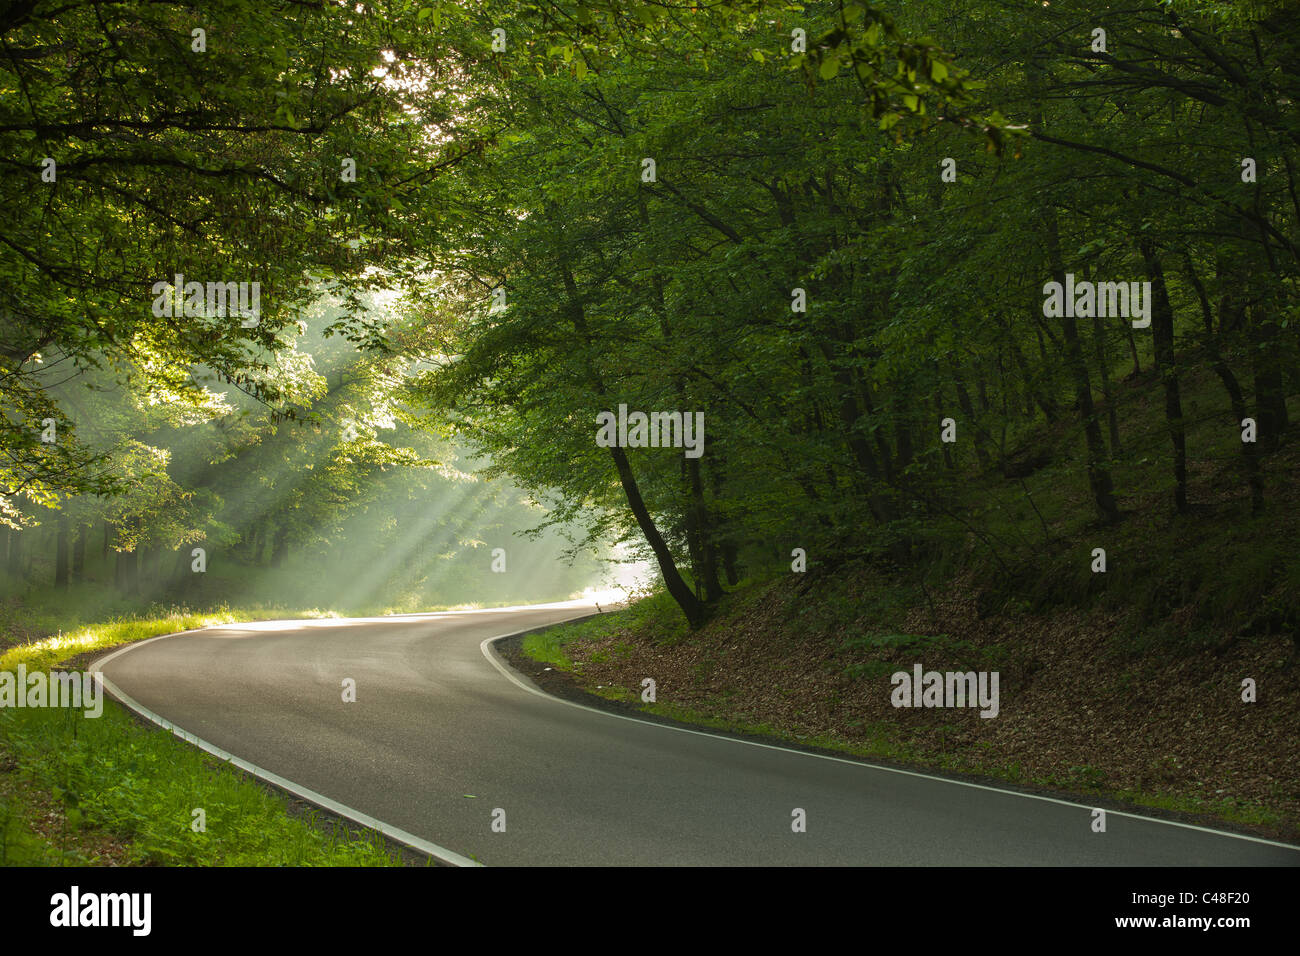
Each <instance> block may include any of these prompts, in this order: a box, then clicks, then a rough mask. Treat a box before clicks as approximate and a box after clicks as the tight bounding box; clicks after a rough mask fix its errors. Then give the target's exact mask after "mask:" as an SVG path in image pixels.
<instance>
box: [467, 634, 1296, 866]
mask: <svg viewBox="0 0 1300 956" xmlns="http://www.w3.org/2000/svg"><path fill="white" fill-rule="evenodd" d="M567 623H571V622H568V621H561V622H559V624H567ZM559 624H556V625H552V626H555V627H558V626H559ZM520 633H527V632H520ZM516 636H517V635H515V634H501V635H498V636H497V637H489V638H487V639H486V640H484V641H483V643H481V644H480V645H479V649H480V650H481V651H482V652H483V656H484V657H486V658H487V659H488V663H490V664H491V665H492V666H493V667H495V668H496V669H497V670H498V671H500V672H501V673H502V674H503V675H504V676H505V677H506V678H507V679H508V680H509V681H510V682H511V683H512V684H514V685H515V686H517V687H519V688H520V689H521V690H526V691H528V693H530V694H536V695H537V696H538V697H542V698H545V699H546V700H550V701H554V702H555V703H558V704H567V705H568V706H570V707H577V708H580V709H581V710H587V711H590V712H591V713H593V714H603V715H604V716H606V717H614V718H616V719H618V720H630V721H632V722H633V723H637V724H645V725H646V726H648V727H659V728H661V729H663V730H672V731H677V732H678V733H683V734H695V735H696V736H698V737H712V738H713V739H714V740H728V741H731V742H732V743H736V744H745V745H747V746H750V747H762V748H764V749H766V750H779V751H781V752H782V753H788V754H798V755H799V756H801V757H816V758H817V759H819V760H833V761H835V762H836V763H843V764H848V765H849V766H852V767H862V768H865V769H868V770H884V771H886V772H888V773H897V774H902V775H903V776H907V777H921V778H922V779H925V780H937V781H940V782H942V783H950V784H953V785H955V786H958V787H972V788H974V789H976V790H989V791H992V792H993V793H1004V794H1007V795H1009V796H1013V797H1024V798H1025V799H1027V800H1042V801H1045V802H1047V803H1055V804H1058V805H1059V806H1063V807H1074V808H1076V809H1080V810H1088V811H1092V810H1094V809H1097V808H1096V807H1093V806H1089V805H1088V804H1086V803H1075V802H1074V801H1072V800H1062V799H1061V798H1059V797H1049V796H1045V795H1043V794H1040V793H1024V792H1021V791H1018V790H1007V789H1005V788H1003V787H992V786H989V785H988V784H983V783H975V782H973V781H969V780H956V779H953V778H952V777H939V776H936V775H934V774H930V773H922V772H920V771H918V770H904V769H902V768H901V767H887V766H884V765H882V764H874V763H868V762H867V761H865V760H849V759H847V758H845V757H834V756H831V755H830V754H819V753H813V752H811V751H808V750H797V749H795V748H793V747H783V746H780V745H779V744H767V743H762V742H760V741H757V740H745V739H744V738H743V737H730V736H727V735H725V734H715V733H711V732H710V731H707V730H696V729H695V728H693V727H680V726H677V725H675V724H669V723H661V722H659V721H655V720H644V719H642V718H640V717H632V716H630V715H628V714H618V713H615V712H614V711H612V710H602V709H601V708H599V707H592V706H591V705H590V704H580V703H578V702H577V701H574V700H566V699H565V698H563V697H557V696H556V695H554V694H548V693H547V692H546V691H544V690H542V689H541V688H540V687H538V686H537V685H536V684H534V683H532V682H531V681H529V680H528V678H527V677H525V676H524V675H522V674H519V673H518V672H517V671H515V670H514V668H512V667H511V666H510V664H509V662H507V661H506V660H505V659H504V657H503V656H502V655H501V654H500V652H498V651H497V649H496V648H495V647H492V646H491V645H492V644H494V643H495V642H497V641H503V640H505V639H506V638H508V637H516ZM1106 814H1107V816H1116V817H1126V818H1128V819H1130V820H1143V821H1146V822H1148V823H1163V824H1164V825H1166V826H1171V827H1182V828H1183V829H1185V830H1196V831H1198V832H1200V833H1209V834H1212V835H1214V836H1223V837H1231V838H1233V839H1234V840H1247V841H1249V842H1251V843H1262V844H1264V845H1265V846H1273V847H1277V848H1279V849H1282V850H1291V851H1293V852H1297V853H1300V846H1297V845H1295V844H1292V843H1281V842H1279V841H1277V840H1268V839H1265V838H1264V837H1256V836H1250V835H1248V834H1244V833H1233V832H1231V831H1229V830H1216V829H1214V828H1213V827H1203V826H1199V825H1197V824H1195V823H1184V822H1182V821H1180V820H1162V819H1160V818H1159V817H1149V816H1146V815H1144V814H1141V813H1128V812H1127V811H1124V810H1109V809H1108V810H1106Z"/></svg>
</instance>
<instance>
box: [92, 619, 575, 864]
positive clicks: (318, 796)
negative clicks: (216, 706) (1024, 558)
mask: <svg viewBox="0 0 1300 956" xmlns="http://www.w3.org/2000/svg"><path fill="white" fill-rule="evenodd" d="M572 604H579V606H580V607H581V608H582V610H583V612H584V613H582V614H579V615H577V617H579V618H582V617H588V616H591V615H590V607H591V605H589V604H587V603H586V602H576V601H561V602H557V603H552V604H530V605H516V606H514V607H509V608H495V607H493V608H465V609H462V610H455V611H429V612H416V613H415V614H404V615H389V616H390V617H398V616H400V617H403V618H410V617H415V616H429V617H436V616H441V615H445V614H490V613H493V612H499V611H515V610H539V609H550V608H557V607H565V606H568V605H572ZM316 620H318V619H316V618H310V619H306V620H303V621H296V622H293V623H298V624H302V625H304V626H305V625H308V624H310V623H312V622H314V621H316ZM326 620H329V621H330V622H331V623H332V622H335V621H339V622H350V621H352V622H354V621H358V620H361V621H367V620H368V621H378V620H387V618H386V617H385V618H328V619H326ZM572 620H574V618H563V619H561V620H559V621H555V622H554V623H553V624H542V625H535V626H534V627H528V628H523V629H522V630H517V631H511V632H510V633H508V634H498V635H497V636H496V637H491V638H488V640H490V641H499V640H504V639H505V638H507V637H514V636H515V635H517V634H523V633H527V632H530V631H534V630H536V629H537V628H539V627H541V628H546V627H553V626H556V625H559V624H566V623H568V622H570V621H572ZM260 623H266V622H262V621H230V622H228V623H226V624H210V625H208V626H207V627H199V628H195V629H193V630H189V631H176V632H175V633H172V634H159V635H158V636H157V637H150V638H147V639H146V640H143V641H136V642H134V643H131V644H127V645H125V646H123V647H120V648H118V649H117V650H115V651H113V652H112V653H111V654H107V655H105V656H104V657H100V658H96V659H95V661H94V662H92V663H91V665H90V668H89V669H90V672H91V673H92V674H94V676H95V680H96V682H98V684H99V687H100V690H101V692H102V690H103V689H104V688H105V687H107V688H108V690H109V693H111V694H112V695H113V697H115V698H116V699H117V700H118V701H119V702H120V703H122V704H123V705H125V706H126V707H129V708H130V709H131V710H133V711H135V712H136V713H137V714H139V715H140V716H141V717H144V718H145V719H147V720H149V721H151V722H153V723H155V724H157V725H158V726H159V727H162V728H163V729H164V730H169V731H171V732H172V733H173V734H175V735H176V736H177V737H179V738H181V739H182V740H184V741H185V742H186V743H190V744H193V745H194V746H196V747H198V748H199V749H201V750H205V751H207V752H208V753H210V754H212V756H214V757H216V758H217V759H218V760H224V761H225V762H226V763H229V764H232V765H233V766H236V767H238V768H239V769H240V770H243V771H245V772H246V773H251V774H252V775H253V776H255V777H257V778H259V779H261V780H265V781H266V782H267V783H270V784H273V785H274V786H277V787H279V788H280V789H282V790H287V791H289V792H290V793H292V794H293V795H294V796H296V797H299V798H301V799H303V800H305V801H307V802H308V803H312V804H315V805H316V806H318V807H321V808H323V809H325V810H329V811H330V812H331V813H334V814H337V815H338V816H341V817H345V818H346V819H348V820H351V821H352V822H353V823H358V824H360V825H361V826H363V827H367V828H369V829H371V830H377V831H379V832H380V833H382V834H383V835H384V836H386V837H388V838H389V839H392V840H395V841H396V842H398V843H402V844H405V845H406V846H409V847H411V848H413V849H416V850H419V851H420V852H421V853H425V854H427V855H429V856H431V857H433V858H434V859H435V860H439V861H441V862H443V863H446V864H448V865H450V866H466V867H482V866H483V864H482V863H480V862H478V861H477V860H471V859H469V858H468V857H464V856H461V855H460V854H459V853H457V852H455V851H454V850H448V849H447V848H446V847H442V846H439V845H438V844H436V843H431V842H430V841H428V840H425V839H424V838H422V837H418V836H416V835H415V834H414V833H408V832H407V831H406V830H402V829H400V828H399V827H395V826H392V825H391V824H388V823H385V822H384V821H383V820H379V819H376V818H375V817H372V816H370V814H368V813H363V812H361V811H360V810H357V809H355V808H353V807H349V806H348V805H347V804H343V803H339V802H338V801H337V800H331V799H330V798H329V797H327V796H325V795H324V794H322V793H317V792H316V791H315V790H309V789H308V788H306V787H304V786H302V785H300V784H297V783H294V782H293V781H292V780H288V779H286V778H285V777H281V776H280V775H279V774H277V773H272V772H271V771H269V770H265V769H263V768H262V767H259V766H257V764H254V763H250V762H249V761H247V760H245V759H244V758H243V757H236V756H235V755H234V754H232V753H230V752H229V751H227V750H223V749H221V748H220V747H218V746H217V745H216V744H212V743H208V741H206V740H204V739H203V738H202V737H198V736H196V735H194V734H192V733H190V732H189V731H188V730H183V729H182V728H180V727H177V726H176V725H175V724H173V723H172V722H171V721H170V720H168V719H167V718H166V717H163V716H161V715H160V714H155V713H154V712H153V711H152V710H150V709H149V708H148V707H145V706H144V705H143V704H141V703H140V702H139V701H137V700H136V699H135V698H133V697H132V696H131V695H129V694H127V693H126V692H125V691H123V690H122V688H120V687H118V686H117V685H116V684H114V683H113V682H112V681H111V680H109V679H108V678H107V677H105V676H104V672H103V667H104V665H105V664H107V663H108V662H109V661H111V660H113V658H115V657H119V656H120V655H122V654H125V653H126V652H127V651H133V650H135V649H136V648H137V647H144V645H146V644H152V643H153V642H154V641H161V640H163V639H164V638H168V637H182V636H184V635H186V634H201V633H202V632H204V631H208V630H217V629H221V628H225V629H232V628H233V629H238V628H239V626H240V625H257V624H260ZM252 629H253V630H256V628H255V627H254V628H252ZM494 663H495V662H494ZM512 679H513V678H512Z"/></svg>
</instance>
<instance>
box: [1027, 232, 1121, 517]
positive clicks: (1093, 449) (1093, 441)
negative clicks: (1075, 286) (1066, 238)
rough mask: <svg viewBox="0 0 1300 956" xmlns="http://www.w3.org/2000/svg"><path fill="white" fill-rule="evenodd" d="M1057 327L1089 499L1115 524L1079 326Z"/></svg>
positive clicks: (1052, 243)
mask: <svg viewBox="0 0 1300 956" xmlns="http://www.w3.org/2000/svg"><path fill="white" fill-rule="evenodd" d="M1045 218H1046V220H1047V234H1046V238H1047V253H1048V261H1049V263H1050V266H1051V270H1052V278H1053V279H1054V280H1055V281H1056V282H1059V283H1060V284H1061V288H1065V264H1064V262H1063V260H1062V258H1061V244H1060V238H1059V236H1058V234H1057V225H1056V214H1055V212H1049V214H1048V215H1047V216H1046V217H1045ZM1067 311H1072V310H1067ZM1061 329H1062V332H1063V334H1064V337H1065V348H1064V351H1065V365H1066V368H1067V369H1068V370H1069V373H1070V377H1071V379H1073V381H1074V397H1075V403H1076V404H1077V406H1078V408H1079V417H1080V418H1081V419H1082V420H1083V431H1084V437H1085V440H1086V442H1087V446H1088V485H1089V487H1090V488H1091V489H1092V499H1093V502H1094V503H1095V504H1096V506H1097V514H1098V515H1099V516H1100V518H1101V520H1102V521H1103V522H1104V523H1106V524H1115V523H1116V522H1118V521H1119V507H1118V506H1117V505H1116V504H1115V491H1114V485H1113V484H1112V482H1111V477H1110V468H1109V466H1108V465H1107V463H1106V443H1105V440H1104V439H1103V438H1102V436H1101V427H1100V426H1099V425H1098V424H1097V410H1096V408H1095V407H1094V406H1093V403H1092V382H1091V380H1090V378H1089V375H1088V364H1087V363H1086V362H1085V361H1084V359H1083V348H1082V346H1081V345H1080V343H1079V328H1078V326H1077V325H1076V324H1075V321H1074V317H1073V316H1070V315H1066V316H1064V317H1063V318H1062V319H1061Z"/></svg>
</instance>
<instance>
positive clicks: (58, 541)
mask: <svg viewBox="0 0 1300 956" xmlns="http://www.w3.org/2000/svg"><path fill="white" fill-rule="evenodd" d="M54 541H55V543H54V586H55V587H56V588H67V586H68V558H69V554H70V551H71V549H70V548H69V546H68V545H69V541H68V516H67V515H65V514H63V513H62V512H60V514H59V518H58V521H57V523H56V528H55V535H54Z"/></svg>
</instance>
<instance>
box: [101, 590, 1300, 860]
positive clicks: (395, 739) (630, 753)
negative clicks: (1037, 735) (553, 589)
mask: <svg viewBox="0 0 1300 956" xmlns="http://www.w3.org/2000/svg"><path fill="white" fill-rule="evenodd" d="M591 610H592V609H591V607H590V606H588V605H578V604H576V603H575V604H566V605H548V606H539V607H533V608H518V609H508V610H486V611H473V612H447V613H437V614H425V615H412V616H401V617H391V618H380V619H354V620H342V621H337V620H336V621H298V622H270V623H259V624H240V625H225V626H221V627H216V628H208V629H204V630H202V631H193V632H189V633H186V634H182V635H178V636H174V637H166V638H161V639H155V640H153V641H148V642H143V643H141V644H137V645H132V646H130V647H128V648H126V649H123V650H121V651H118V652H115V653H114V654H111V655H109V656H108V657H106V658H103V659H101V664H102V667H103V672H104V675H105V677H106V678H107V680H108V682H109V689H110V690H114V689H116V690H117V692H119V693H120V694H124V695H126V696H127V697H129V698H130V699H131V700H129V701H128V703H133V704H135V705H136V706H137V707H143V708H146V709H147V710H148V711H151V712H152V713H153V714H154V715H159V716H161V718H163V719H165V720H167V721H170V722H171V724H173V725H175V727H176V728H179V729H182V730H184V731H186V732H188V733H189V734H191V735H194V736H197V737H198V738H200V739H201V740H202V741H205V742H207V744H208V745H210V746H212V747H215V748H218V749H220V750H224V751H227V752H228V753H229V754H233V755H234V756H236V757H238V758H241V759H242V761H245V762H247V763H248V764H252V765H255V766H256V767H257V768H260V770H261V771H262V772H263V773H264V774H265V775H268V776H275V777H278V778H282V780H281V782H284V781H290V782H292V784H293V786H294V787H295V788H296V789H299V790H302V791H304V792H307V791H310V792H311V794H312V795H315V796H322V797H324V798H326V799H327V800H328V801H333V802H334V804H335V805H342V806H343V807H345V808H348V809H349V810H350V811H351V815H352V816H354V817H355V818H358V819H362V820H364V821H366V822H373V821H372V820H371V818H373V820H377V821H382V822H383V823H385V824H387V825H388V829H389V830H390V832H397V831H400V834H399V835H402V836H406V837H411V836H413V837H414V838H416V839H418V840H419V841H428V842H429V843H431V844H433V845H434V846H435V848H436V850H437V852H439V853H440V855H442V856H443V857H444V859H446V860H448V861H450V862H461V861H462V859H463V858H466V857H470V858H473V859H475V860H478V861H480V862H482V863H485V864H487V865H489V866H490V865H530V864H561V865H585V864H602V865H621V864H638V865H647V864H648V865H691V864H705V865H709V864H715V865H716V864H722V865H772V864H776V865H950V866H951V865H956V866H961V865H1054V866H1060V865H1137V866H1162V865H1199V864H1205V865H1219V866H1231V865H1289V866H1295V865H1297V864H1300V850H1297V849H1296V848H1288V847H1282V846H1279V845H1275V844H1270V843H1267V842H1262V841H1254V840H1251V839H1246V838H1240V837H1235V836H1232V835H1229V834H1224V833H1218V832H1214V831H1208V830H1203V829H1198V828H1193V827H1187V826H1179V825H1173V824H1170V823H1166V822H1161V821H1157V820H1152V819H1146V818H1142V817H1136V816H1130V815H1124V814H1120V813H1117V812H1113V811H1111V812H1108V813H1107V818H1106V832H1105V833H1094V832H1093V829H1092V821H1093V816H1092V811H1091V808H1089V807H1085V806H1080V805H1075V804H1069V803H1062V802H1059V801H1054V800H1048V799H1042V798H1033V797H1027V796H1024V795H1020V794H1016V793H1011V792H1007V791H1001V790H997V789H990V788H983V787H977V786H970V785H963V784H960V783H954V782H951V781H947V780H942V779H937V778H933V777H926V776H923V775H919V774H908V773H900V772H896V771H892V770H888V769H884V768H875V767H869V766H864V765H861V764H856V763H851V762H847V761H841V760H836V759H829V758H824V757H818V756H814V755H809V754H804V753H799V752H796V751H790V750H784V749H781V748H776V747H764V746H756V745H753V744H748V743H744V742H739V741H735V740H731V739H727V738H721V737H715V736H711V735H708V734H702V733H691V732H683V731H681V730H675V729H672V728H668V727H664V726H660V725H655V724H649V723H642V722H639V721H636V720H630V719H626V718H621V717H617V716H612V715H609V714H605V713H600V712H596V711H593V710H589V709H586V708H583V707H579V706H575V705H573V704H569V703H565V702H563V701H559V700H556V699H555V698H552V697H549V696H546V695H544V694H542V693H541V692H540V691H537V690H536V689H535V688H532V689H531V690H530V689H529V688H528V687H525V686H524V685H525V684H528V682H527V681H526V679H524V678H522V677H520V676H518V675H514V674H513V672H511V673H509V674H508V673H507V671H508V668H506V667H505V665H503V664H501V663H500V662H499V661H498V662H496V663H494V662H493V661H492V660H490V659H489V656H490V654H491V652H490V651H486V652H485V648H484V647H483V646H481V645H482V644H483V642H484V641H485V640H486V639H488V638H492V637H497V636H501V635H506V634H511V633H515V632H518V631H521V630H525V629H528V628H532V627H536V626H538V625H542V624H547V623H551V622H558V621H561V620H565V619H568V618H573V617H577V616H581V615H583V614H586V613H590V612H591ZM346 678H351V679H352V680H355V681H356V701H355V702H353V703H345V702H344V701H343V681H344V680H345V679H346ZM661 699H662V694H661ZM795 808H800V809H803V810H804V811H805V813H806V820H807V829H806V832H803V833H796V832H793V830H792V827H791V823H792V820H793V817H792V812H793V811H794V809H795ZM498 809H499V810H502V811H504V823H505V830H504V832H496V831H494V829H493V822H494V818H495V819H496V820H497V825H498V828H499V826H500V820H501V817H502V815H501V814H496V813H494V811H497V810H498ZM210 825H211V823H210Z"/></svg>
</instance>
